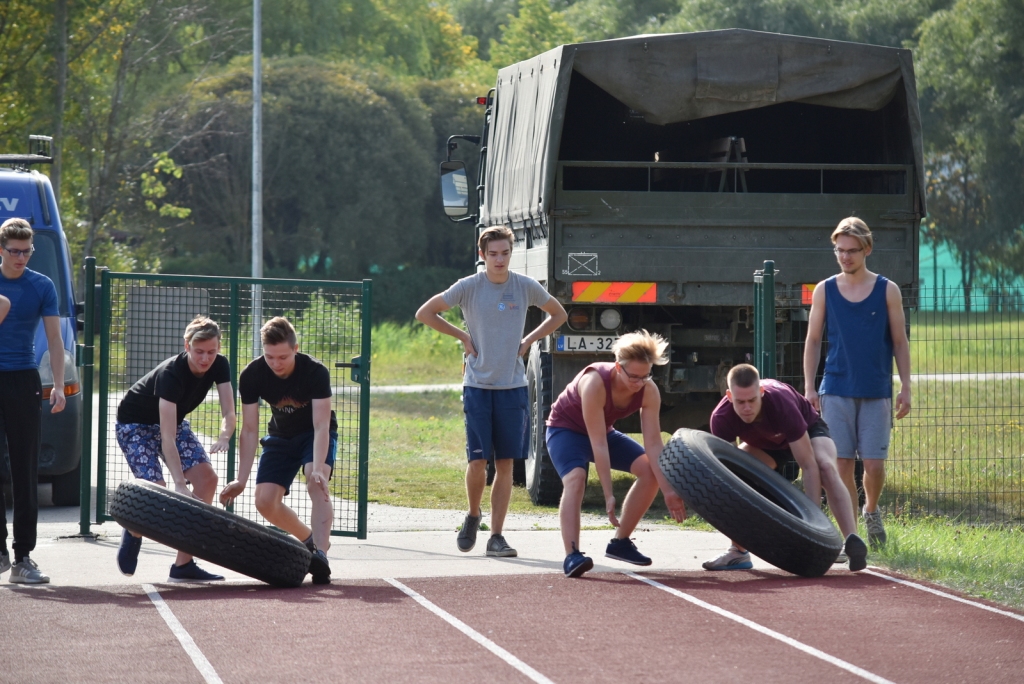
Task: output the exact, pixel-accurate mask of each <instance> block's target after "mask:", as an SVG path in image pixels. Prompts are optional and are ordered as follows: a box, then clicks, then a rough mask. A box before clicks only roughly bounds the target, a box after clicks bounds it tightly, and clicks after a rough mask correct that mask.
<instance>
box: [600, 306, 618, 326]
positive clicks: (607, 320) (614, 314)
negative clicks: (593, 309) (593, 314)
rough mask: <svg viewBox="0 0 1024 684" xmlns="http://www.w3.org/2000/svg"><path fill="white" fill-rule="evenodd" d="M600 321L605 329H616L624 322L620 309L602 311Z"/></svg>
mask: <svg viewBox="0 0 1024 684" xmlns="http://www.w3.org/2000/svg"><path fill="white" fill-rule="evenodd" d="M598 322H599V323H600V324H601V327H602V328H604V329H605V330H615V329H616V328H618V327H619V325H621V324H622V314H620V313H619V310H618V309H605V310H604V311H602V312H601V317H600V318H599V319H598Z"/></svg>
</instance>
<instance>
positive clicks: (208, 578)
mask: <svg viewBox="0 0 1024 684" xmlns="http://www.w3.org/2000/svg"><path fill="white" fill-rule="evenodd" d="M222 579H224V575H214V574H213V573H212V572H206V571H205V570H203V569H202V568H201V567H199V566H198V565H196V561H195V559H194V558H193V559H192V560H190V561H189V562H188V563H185V564H184V565H172V566H171V574H170V576H168V578H167V581H168V582H217V581H220V580H222Z"/></svg>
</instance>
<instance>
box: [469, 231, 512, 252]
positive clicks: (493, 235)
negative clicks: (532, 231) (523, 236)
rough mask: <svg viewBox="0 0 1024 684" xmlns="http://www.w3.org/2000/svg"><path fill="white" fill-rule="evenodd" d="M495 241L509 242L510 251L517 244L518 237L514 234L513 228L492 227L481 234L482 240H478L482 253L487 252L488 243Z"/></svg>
mask: <svg viewBox="0 0 1024 684" xmlns="http://www.w3.org/2000/svg"><path fill="white" fill-rule="evenodd" d="M493 240H508V247H509V249H512V247H513V246H515V244H516V236H515V233H513V232H512V229H511V228H508V227H506V226H491V227H490V228H488V229H487V230H485V231H484V232H482V233H480V239H479V240H477V245H478V246H479V247H480V251H481V252H486V251H487V245H488V243H490V242H492V241H493Z"/></svg>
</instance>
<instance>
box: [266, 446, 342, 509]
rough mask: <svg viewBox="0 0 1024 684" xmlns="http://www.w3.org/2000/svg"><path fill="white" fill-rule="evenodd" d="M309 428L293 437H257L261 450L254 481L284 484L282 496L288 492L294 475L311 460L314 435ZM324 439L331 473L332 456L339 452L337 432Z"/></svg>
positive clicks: (332, 465)
mask: <svg viewBox="0 0 1024 684" xmlns="http://www.w3.org/2000/svg"><path fill="white" fill-rule="evenodd" d="M314 434H315V432H314V431H313V430H310V431H309V432H304V433H302V434H301V435H296V436H295V437H291V438H288V437H274V436H273V435H267V436H266V437H264V438H263V439H261V440H260V444H261V445H262V446H263V452H262V453H261V454H260V465H259V468H258V469H257V470H256V484H263V483H264V482H271V483H273V484H277V485H281V486H282V487H284V493H285V496H287V495H288V492H289V491H291V486H292V482H294V481H295V475H296V474H297V473H298V472H299V470H301V469H302V468H303V466H305V465H306V464H307V463H312V462H313V435H314ZM329 437H330V439H329V441H328V442H327V461H326V463H327V467H328V468H330V469H331V472H332V473H333V472H334V456H335V454H336V453H337V451H338V433H337V432H331V433H330V434H329Z"/></svg>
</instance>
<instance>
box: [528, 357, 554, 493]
mask: <svg viewBox="0 0 1024 684" xmlns="http://www.w3.org/2000/svg"><path fill="white" fill-rule="evenodd" d="M526 384H527V387H528V390H529V395H530V399H529V401H530V446H529V452H528V455H527V457H526V490H527V491H528V492H529V494H530V500H531V501H533V503H534V504H535V505H538V506H557V505H558V502H559V500H560V499H561V498H562V478H560V477H558V472H557V471H556V470H555V466H554V465H552V463H551V458H550V457H549V456H548V445H547V441H545V439H544V434H545V432H546V430H547V428H546V427H545V425H544V421H546V420H547V418H548V413H550V412H551V401H552V399H551V354H550V353H548V352H544V351H541V350H540V343H538V342H534V343H533V346H532V347H530V359H529V363H528V364H527V366H526Z"/></svg>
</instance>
